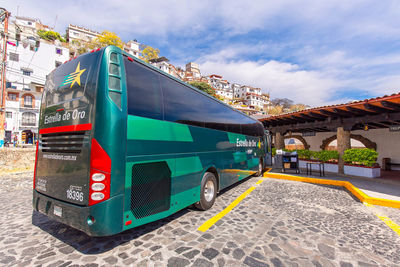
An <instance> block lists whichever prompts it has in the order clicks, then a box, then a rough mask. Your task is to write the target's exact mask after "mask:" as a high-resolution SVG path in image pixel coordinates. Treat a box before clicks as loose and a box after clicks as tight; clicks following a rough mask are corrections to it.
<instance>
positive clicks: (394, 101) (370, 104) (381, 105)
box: [260, 92, 400, 122]
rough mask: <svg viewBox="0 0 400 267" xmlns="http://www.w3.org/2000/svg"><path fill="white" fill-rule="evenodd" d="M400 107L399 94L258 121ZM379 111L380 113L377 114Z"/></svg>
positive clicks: (383, 110) (310, 109)
mask: <svg viewBox="0 0 400 267" xmlns="http://www.w3.org/2000/svg"><path fill="white" fill-rule="evenodd" d="M398 107H400V92H399V93H396V94H392V95H385V96H381V97H375V98H369V99H365V100H359V101H353V102H349V103H344V104H336V105H330V106H322V107H316V108H308V109H305V110H302V111H297V112H291V113H285V114H281V115H277V116H271V117H268V118H263V119H260V121H263V122H268V121H270V120H276V119H284V118H288V117H293V116H301V115H307V114H320V115H325V116H326V114H328V113H329V114H332V115H334V114H337V115H340V114H341V113H342V114H343V113H345V112H349V113H351V112H354V113H357V112H361V113H362V112H365V114H366V115H367V114H368V113H370V112H372V113H384V112H385V111H393V110H397V109H398ZM379 111H380V112H379Z"/></svg>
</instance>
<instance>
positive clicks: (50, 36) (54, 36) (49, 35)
mask: <svg viewBox="0 0 400 267" xmlns="http://www.w3.org/2000/svg"><path fill="white" fill-rule="evenodd" d="M37 34H38V35H39V37H40V38H41V39H44V40H47V41H54V40H60V41H61V42H64V43H65V39H64V38H63V37H61V35H60V34H59V33H58V32H55V31H45V30H38V31H37Z"/></svg>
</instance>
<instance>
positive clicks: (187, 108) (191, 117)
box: [160, 75, 207, 127]
mask: <svg viewBox="0 0 400 267" xmlns="http://www.w3.org/2000/svg"><path fill="white" fill-rule="evenodd" d="M160 83H161V87H162V89H163V95H164V118H165V120H167V121H172V122H179V123H186V124H191V125H196V126H201V127H204V121H205V119H206V118H205V113H204V111H205V110H206V109H207V103H206V102H205V101H204V99H203V98H202V97H204V96H202V95H200V94H199V93H197V92H195V91H194V90H192V89H190V88H188V87H186V86H184V85H182V84H179V83H177V82H175V81H173V80H171V79H170V78H167V77H165V76H163V75H160Z"/></svg>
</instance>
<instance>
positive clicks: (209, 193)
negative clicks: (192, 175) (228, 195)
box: [194, 172, 217, 210]
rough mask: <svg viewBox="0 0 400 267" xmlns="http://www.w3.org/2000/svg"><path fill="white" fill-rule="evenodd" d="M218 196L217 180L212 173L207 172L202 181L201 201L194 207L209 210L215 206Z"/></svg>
mask: <svg viewBox="0 0 400 267" xmlns="http://www.w3.org/2000/svg"><path fill="white" fill-rule="evenodd" d="M216 196H217V178H215V175H214V174H213V173H211V172H206V173H205V174H204V176H203V179H202V180H201V191H200V201H199V202H197V203H195V204H194V206H195V207H196V208H198V209H199V210H208V209H209V208H211V207H212V205H214V202H215V198H216Z"/></svg>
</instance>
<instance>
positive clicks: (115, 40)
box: [89, 31, 124, 49]
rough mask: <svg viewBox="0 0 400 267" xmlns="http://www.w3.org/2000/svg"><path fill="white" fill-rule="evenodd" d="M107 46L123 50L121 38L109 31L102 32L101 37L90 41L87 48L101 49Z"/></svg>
mask: <svg viewBox="0 0 400 267" xmlns="http://www.w3.org/2000/svg"><path fill="white" fill-rule="evenodd" d="M108 45H115V46H116V47H119V48H121V49H123V48H124V42H122V40H121V38H119V37H118V35H116V34H115V33H113V32H110V31H103V32H102V33H101V35H99V36H98V37H96V38H94V39H93V40H92V42H91V43H90V45H89V46H90V47H91V48H101V47H105V46H108Z"/></svg>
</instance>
